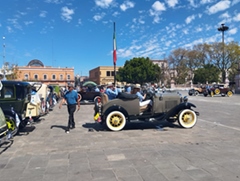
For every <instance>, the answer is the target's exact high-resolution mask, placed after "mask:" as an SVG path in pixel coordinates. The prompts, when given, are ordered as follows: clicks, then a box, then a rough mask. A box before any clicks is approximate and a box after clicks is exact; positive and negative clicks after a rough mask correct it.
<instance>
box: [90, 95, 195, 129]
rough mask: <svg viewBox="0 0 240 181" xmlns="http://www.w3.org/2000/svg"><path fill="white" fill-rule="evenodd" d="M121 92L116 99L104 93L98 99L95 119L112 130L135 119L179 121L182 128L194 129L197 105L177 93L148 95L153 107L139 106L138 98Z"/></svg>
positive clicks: (122, 127) (121, 127)
mask: <svg viewBox="0 0 240 181" xmlns="http://www.w3.org/2000/svg"><path fill="white" fill-rule="evenodd" d="M121 94H122V96H119V97H121V98H116V99H113V100H108V96H107V95H106V94H102V98H101V100H100V99H99V100H97V101H95V107H94V110H95V113H94V120H95V121H97V122H100V123H102V124H104V125H106V127H107V128H108V129H109V130H112V131H120V130H122V129H124V127H125V125H126V123H127V122H130V121H131V120H136V119H138V120H146V119H147V120H151V119H154V120H156V121H162V120H167V121H170V122H175V121H178V123H179V125H180V126H181V127H183V128H192V127H193V126H194V125H195V124H196V122H197V116H198V115H199V113H198V112H196V111H194V110H193V109H192V108H195V107H196V106H195V105H194V104H192V103H189V102H188V100H187V97H186V96H185V97H182V96H181V95H180V94H178V93H163V94H158V93H155V94H152V96H148V97H151V99H152V103H153V105H152V107H151V108H150V109H149V107H148V105H147V106H143V107H140V105H139V99H138V98H136V97H132V98H131V97H129V96H127V95H126V96H125V95H124V94H127V93H121ZM124 97H125V98H124Z"/></svg>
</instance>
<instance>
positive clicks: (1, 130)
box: [0, 107, 8, 146]
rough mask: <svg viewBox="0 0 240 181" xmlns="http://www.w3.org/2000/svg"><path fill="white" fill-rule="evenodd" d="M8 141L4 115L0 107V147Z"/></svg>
mask: <svg viewBox="0 0 240 181" xmlns="http://www.w3.org/2000/svg"><path fill="white" fill-rule="evenodd" d="M7 139H8V127H7V123H6V120H5V116H4V113H3V111H2V109H1V107H0V146H1V145H2V144H3V143H5V142H6V141H7Z"/></svg>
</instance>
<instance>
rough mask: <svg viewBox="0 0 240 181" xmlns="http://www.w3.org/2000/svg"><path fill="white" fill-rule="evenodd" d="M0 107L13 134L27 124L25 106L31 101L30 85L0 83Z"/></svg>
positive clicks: (8, 82) (24, 83) (12, 82)
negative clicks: (0, 84) (0, 87)
mask: <svg viewBox="0 0 240 181" xmlns="http://www.w3.org/2000/svg"><path fill="white" fill-rule="evenodd" d="M1 83H2V89H1V90H0V106H1V108H2V110H3V112H4V114H5V117H6V121H7V125H8V128H9V130H10V131H12V132H13V133H14V134H15V133H16V132H17V131H18V129H19V128H20V129H21V128H24V127H25V126H26V125H27V123H28V121H29V120H28V118H26V110H27V109H26V108H27V104H28V103H29V102H30V100H31V85H30V84H29V83H27V82H21V81H1Z"/></svg>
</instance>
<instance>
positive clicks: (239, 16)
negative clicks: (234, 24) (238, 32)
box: [233, 13, 240, 21]
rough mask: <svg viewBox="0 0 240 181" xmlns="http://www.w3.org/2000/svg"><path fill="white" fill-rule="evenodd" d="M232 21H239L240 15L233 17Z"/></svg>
mask: <svg viewBox="0 0 240 181" xmlns="http://www.w3.org/2000/svg"><path fill="white" fill-rule="evenodd" d="M233 20H234V21H240V13H238V14H237V15H236V16H234V17H233Z"/></svg>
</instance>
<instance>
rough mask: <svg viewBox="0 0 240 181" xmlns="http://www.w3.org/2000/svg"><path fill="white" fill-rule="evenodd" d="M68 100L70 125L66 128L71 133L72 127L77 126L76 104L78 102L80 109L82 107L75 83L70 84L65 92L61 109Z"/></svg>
mask: <svg viewBox="0 0 240 181" xmlns="http://www.w3.org/2000/svg"><path fill="white" fill-rule="evenodd" d="M65 101H66V102H67V109H68V115H69V116H68V127H67V129H66V133H69V130H70V128H71V129H74V128H75V122H74V112H75V111H76V104H78V111H79V109H80V100H78V95H77V92H76V91H75V90H74V89H73V85H72V84H69V85H68V91H67V92H66V93H65V95H64V97H63V100H62V101H61V103H60V105H59V109H61V107H62V104H63V103H64V102H65Z"/></svg>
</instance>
